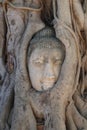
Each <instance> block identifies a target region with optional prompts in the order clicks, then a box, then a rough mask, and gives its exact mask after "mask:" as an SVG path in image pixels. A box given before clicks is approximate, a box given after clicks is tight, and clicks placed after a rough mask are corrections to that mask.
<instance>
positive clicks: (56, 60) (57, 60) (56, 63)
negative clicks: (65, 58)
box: [54, 59, 62, 65]
mask: <svg viewBox="0 0 87 130" xmlns="http://www.w3.org/2000/svg"><path fill="white" fill-rule="evenodd" d="M54 64H55V65H61V64H62V61H61V59H55V60H54Z"/></svg>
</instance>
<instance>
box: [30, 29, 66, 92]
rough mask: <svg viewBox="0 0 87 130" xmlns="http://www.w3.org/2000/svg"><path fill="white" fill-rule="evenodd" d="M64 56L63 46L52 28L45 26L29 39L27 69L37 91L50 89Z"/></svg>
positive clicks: (55, 80) (58, 72)
mask: <svg viewBox="0 0 87 130" xmlns="http://www.w3.org/2000/svg"><path fill="white" fill-rule="evenodd" d="M64 58H65V46H64V45H63V43H62V42H61V41H60V40H59V39H57V38H56V36H55V31H54V29H51V28H49V27H45V28H44V29H42V30H40V31H39V32H37V33H36V34H35V35H34V36H33V37H32V39H31V41H30V46H29V50H28V70H29V76H30V81H31V85H32V87H33V88H34V89H35V90H37V91H41V92H42V91H46V90H49V89H51V88H52V87H53V86H54V84H55V83H56V82H57V80H58V78H59V75H60V71H61V66H62V64H63V61H64Z"/></svg>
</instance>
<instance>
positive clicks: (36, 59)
mask: <svg viewBox="0 0 87 130" xmlns="http://www.w3.org/2000/svg"><path fill="white" fill-rule="evenodd" d="M39 60H44V58H42V57H39V58H35V59H33V61H39Z"/></svg>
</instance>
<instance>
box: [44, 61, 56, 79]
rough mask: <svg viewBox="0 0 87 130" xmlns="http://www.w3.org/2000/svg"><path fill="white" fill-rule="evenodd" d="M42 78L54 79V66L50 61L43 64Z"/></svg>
mask: <svg viewBox="0 0 87 130" xmlns="http://www.w3.org/2000/svg"><path fill="white" fill-rule="evenodd" d="M44 78H46V79H49V80H52V79H53V80H54V79H55V73H54V68H53V64H52V63H51V62H49V63H47V64H46V66H45V70H44Z"/></svg>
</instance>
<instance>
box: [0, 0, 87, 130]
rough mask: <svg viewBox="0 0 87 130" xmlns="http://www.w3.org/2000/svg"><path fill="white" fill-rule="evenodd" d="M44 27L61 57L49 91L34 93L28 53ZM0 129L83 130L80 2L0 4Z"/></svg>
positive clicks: (85, 57)
mask: <svg viewBox="0 0 87 130" xmlns="http://www.w3.org/2000/svg"><path fill="white" fill-rule="evenodd" d="M46 26H49V27H52V28H54V30H55V33H56V37H57V38H59V39H60V40H61V41H62V42H63V44H64V45H65V49H66V55H65V60H64V63H63V65H62V69H61V73H60V77H59V80H58V81H57V83H56V84H55V86H54V88H53V89H52V90H51V91H47V92H44V93H37V92H36V91H34V90H32V89H31V83H30V78H29V73H28V67H27V63H28V62H27V56H28V48H29V43H30V40H31V38H32V37H33V35H34V34H35V33H37V32H38V31H40V30H41V29H43V28H44V27H46ZM42 109H43V112H42V111H41V110H42ZM43 117H44V119H43ZM37 118H40V119H42V120H43V124H39V125H38V123H37ZM0 130H87V1H86V0H0Z"/></svg>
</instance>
